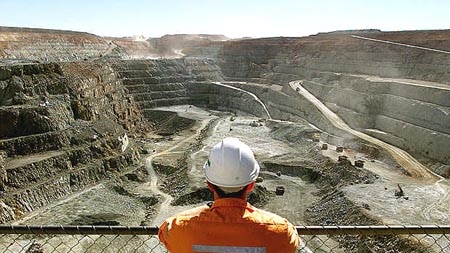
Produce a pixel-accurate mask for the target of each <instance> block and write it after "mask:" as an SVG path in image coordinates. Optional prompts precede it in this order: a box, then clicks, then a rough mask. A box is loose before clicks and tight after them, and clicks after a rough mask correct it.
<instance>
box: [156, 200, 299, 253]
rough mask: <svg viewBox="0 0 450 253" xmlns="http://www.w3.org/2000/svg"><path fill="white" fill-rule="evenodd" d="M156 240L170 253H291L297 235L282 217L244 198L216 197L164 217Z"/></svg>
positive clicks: (296, 240) (294, 248)
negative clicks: (249, 202) (209, 204)
mask: <svg viewBox="0 0 450 253" xmlns="http://www.w3.org/2000/svg"><path fill="white" fill-rule="evenodd" d="M158 235H159V240H160V241H161V242H162V243H163V244H164V245H165V246H166V248H167V249H168V250H169V252H171V253H187V252H210V253H211V252H213V253H243V252H249V253H293V252H295V250H296V248H297V246H298V244H299V237H298V235H297V230H296V229H295V227H294V226H293V225H292V224H291V223H290V222H289V221H288V220H286V219H284V218H282V217H280V216H278V215H276V214H273V213H270V212H266V211H263V210H260V209H257V208H255V207H253V206H251V205H250V204H248V203H247V201H246V200H244V199H238V198H221V199H216V200H215V201H214V203H213V205H212V206H211V207H208V206H206V205H205V206H201V207H198V208H194V209H191V210H188V211H186V212H183V213H180V214H178V215H176V216H174V217H172V218H169V219H167V220H166V221H165V222H164V223H163V224H162V225H161V227H160V228H159V233H158Z"/></svg>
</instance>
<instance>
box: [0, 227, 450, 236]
mask: <svg viewBox="0 0 450 253" xmlns="http://www.w3.org/2000/svg"><path fill="white" fill-rule="evenodd" d="M296 229H297V232H298V234H299V235H344V234H346V235H349V234H353V235H357V234H359V235H393V234H450V225H387V226H296ZM0 234H52V235H157V234H158V227H151V226H63V225H59V226H39V225H0Z"/></svg>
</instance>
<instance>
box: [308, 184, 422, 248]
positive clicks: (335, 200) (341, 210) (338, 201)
mask: <svg viewBox="0 0 450 253" xmlns="http://www.w3.org/2000/svg"><path fill="white" fill-rule="evenodd" d="M367 209H370V206H368V205H363V206H357V205H355V204H354V203H352V202H351V201H350V200H348V199H347V198H346V197H345V194H344V193H343V192H341V191H339V190H333V191H330V192H327V193H324V194H323V196H322V198H321V199H320V200H319V201H318V202H317V203H315V204H314V205H313V206H312V207H310V208H308V209H307V216H308V222H309V223H310V224H314V225H321V226H326V225H330V226H331V225H336V224H339V225H341V226H346V225H351V226H364V225H371V226H373V225H382V222H381V221H379V220H376V219H375V218H373V217H371V216H370V215H369V214H368V213H367V212H366V210H367ZM332 238H333V239H334V240H336V241H338V242H339V244H340V246H341V247H344V248H345V249H346V250H345V252H417V253H419V252H428V251H426V250H425V249H423V246H421V245H418V244H417V243H415V242H414V241H411V240H408V239H405V238H400V237H398V236H393V235H385V236H363V235H345V236H334V237H332Z"/></svg>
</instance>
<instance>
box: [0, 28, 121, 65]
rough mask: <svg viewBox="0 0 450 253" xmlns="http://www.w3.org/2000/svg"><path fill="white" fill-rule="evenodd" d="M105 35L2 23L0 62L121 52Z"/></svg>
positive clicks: (70, 58)
mask: <svg viewBox="0 0 450 253" xmlns="http://www.w3.org/2000/svg"><path fill="white" fill-rule="evenodd" d="M115 48H116V45H115V44H113V43H112V42H111V41H109V40H105V39H103V38H102V37H99V36H96V35H93V34H89V33H84V32H72V31H60V30H47V29H35V28H33V29H31V28H16V27H0V63H2V62H5V63H9V62H12V63H18V62H25V63H29V62H54V61H84V60H90V59H96V58H101V57H103V56H105V55H110V56H112V55H115V56H119V55H121V54H120V51H115V50H114V49H115Z"/></svg>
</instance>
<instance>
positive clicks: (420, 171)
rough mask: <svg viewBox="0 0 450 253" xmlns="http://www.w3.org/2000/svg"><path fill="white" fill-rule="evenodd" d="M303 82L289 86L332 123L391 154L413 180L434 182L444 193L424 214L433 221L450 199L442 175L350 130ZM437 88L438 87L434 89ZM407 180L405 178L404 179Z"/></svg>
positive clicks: (447, 187)
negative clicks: (435, 212)
mask: <svg viewBox="0 0 450 253" xmlns="http://www.w3.org/2000/svg"><path fill="white" fill-rule="evenodd" d="M301 83H302V81H301V80H297V81H291V82H289V85H290V87H291V88H292V89H294V90H296V91H297V92H298V93H300V94H301V95H302V96H304V97H305V98H306V99H308V100H309V101H310V102H311V103H313V104H314V105H315V106H316V107H317V108H318V109H319V110H320V111H321V112H322V114H323V115H324V116H325V117H326V118H327V119H329V120H330V122H331V123H332V124H333V125H334V126H336V127H337V128H339V129H342V130H344V131H347V132H348V133H351V134H353V135H355V136H357V137H359V138H361V139H363V140H366V141H368V142H371V143H373V144H375V145H377V146H379V147H381V148H383V149H385V150H386V151H388V152H389V154H391V156H392V157H393V158H394V159H395V160H396V161H397V162H398V163H399V164H400V165H401V166H403V168H404V169H405V170H407V171H408V172H409V173H410V174H411V175H412V176H413V177H416V178H411V180H416V179H425V180H428V181H429V180H431V181H432V182H434V185H435V186H436V187H437V188H439V189H440V190H441V192H443V196H442V197H441V198H440V199H439V200H438V201H435V202H434V203H432V204H430V205H429V206H428V207H426V208H425V209H424V210H423V211H422V212H421V214H420V215H421V216H422V217H424V218H425V219H427V220H431V217H430V216H431V214H432V213H433V211H434V210H437V209H438V208H439V207H440V206H443V203H445V202H447V201H448V200H449V198H450V187H449V186H448V182H447V180H446V179H445V178H443V177H442V176H440V175H437V174H436V173H434V172H432V171H431V170H429V169H428V168H426V167H425V166H423V165H422V164H421V163H420V162H418V161H417V160H416V159H415V158H414V157H412V156H411V155H410V154H408V153H407V152H405V151H404V150H401V149H399V148H397V147H394V146H392V145H390V144H388V143H385V142H383V141H381V140H378V139H376V138H373V137H371V136H369V135H367V134H364V133H361V132H359V131H356V130H354V129H352V128H350V127H349V126H348V125H347V124H346V123H345V122H344V121H343V120H342V119H341V118H339V116H338V115H336V114H335V113H334V112H332V111H331V110H330V109H328V108H327V107H326V106H325V105H324V104H323V103H322V102H321V101H320V100H319V99H317V98H316V97H315V96H314V95H312V94H311V93H310V92H309V91H307V90H306V89H305V88H304V87H303V86H301ZM413 85H419V84H418V83H414V84H413ZM426 86H429V84H426ZM434 88H437V87H434ZM377 172H378V173H380V172H381V173H382V175H380V176H383V173H384V171H382V170H379V171H377ZM386 174H391V173H390V172H386ZM404 179H405V178H404Z"/></svg>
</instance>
